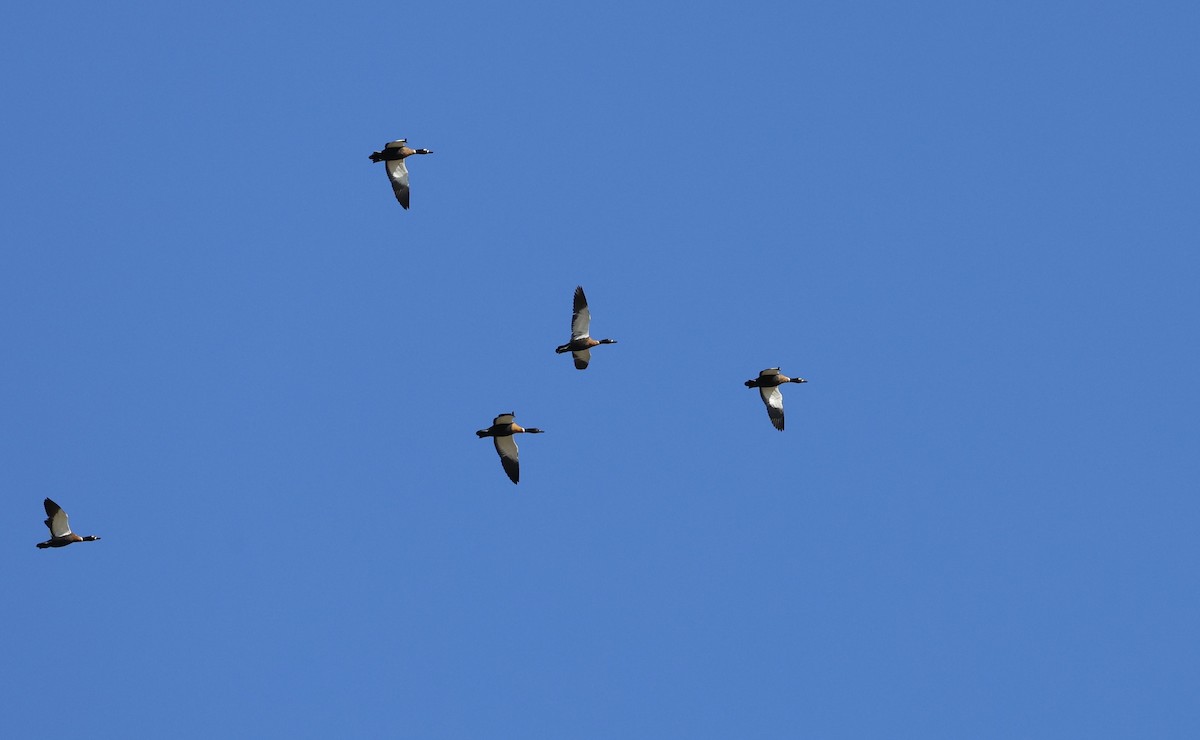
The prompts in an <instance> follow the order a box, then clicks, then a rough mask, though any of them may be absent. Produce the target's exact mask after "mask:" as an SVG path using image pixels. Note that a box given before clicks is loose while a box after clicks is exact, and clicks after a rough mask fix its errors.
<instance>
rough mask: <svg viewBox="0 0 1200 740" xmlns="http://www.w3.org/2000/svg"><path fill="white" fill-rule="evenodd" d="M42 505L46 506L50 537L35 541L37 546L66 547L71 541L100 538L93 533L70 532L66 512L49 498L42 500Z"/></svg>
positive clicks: (88, 540)
mask: <svg viewBox="0 0 1200 740" xmlns="http://www.w3.org/2000/svg"><path fill="white" fill-rule="evenodd" d="M42 505H43V506H45V507H46V526H47V527H49V528H50V539H48V540H46V541H45V542H39V543H37V546H38V547H39V548H42V549H45V548H47V547H66V546H67V545H70V544H71V543H73V542H92V541H93V540H98V539H100V538H99V537H97V536H96V535H94V534H89V535H88V536H86V537H80V536H79V535H77V534H75V533H74V532H72V531H71V525H70V524H69V523H68V522H67V512H65V511H63V510H62V507H61V506H59V505H58V504H56V503H54V502H53V501H51V500H50V499H46V500H45V501H43V502H42Z"/></svg>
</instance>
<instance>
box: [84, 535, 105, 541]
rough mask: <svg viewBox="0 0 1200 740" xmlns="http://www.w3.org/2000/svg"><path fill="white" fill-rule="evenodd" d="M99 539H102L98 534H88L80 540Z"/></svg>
mask: <svg viewBox="0 0 1200 740" xmlns="http://www.w3.org/2000/svg"><path fill="white" fill-rule="evenodd" d="M98 539H100V538H99V537H97V536H96V535H94V534H89V535H88V536H86V537H84V538H83V539H82V540H80V542H95V541H96V540H98Z"/></svg>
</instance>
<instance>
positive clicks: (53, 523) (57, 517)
mask: <svg viewBox="0 0 1200 740" xmlns="http://www.w3.org/2000/svg"><path fill="white" fill-rule="evenodd" d="M69 534H71V525H70V523H69V522H68V521H67V512H65V511H63V510H62V509H59V510H58V511H56V512H54V516H52V517H50V535H51V536H52V537H66V536H67V535H69Z"/></svg>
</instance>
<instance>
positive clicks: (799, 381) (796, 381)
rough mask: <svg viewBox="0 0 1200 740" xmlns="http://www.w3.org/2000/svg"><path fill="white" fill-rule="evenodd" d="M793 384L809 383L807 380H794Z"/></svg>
mask: <svg viewBox="0 0 1200 740" xmlns="http://www.w3.org/2000/svg"><path fill="white" fill-rule="evenodd" d="M792 382H793V383H807V382H808V381H807V380H805V379H804V378H792Z"/></svg>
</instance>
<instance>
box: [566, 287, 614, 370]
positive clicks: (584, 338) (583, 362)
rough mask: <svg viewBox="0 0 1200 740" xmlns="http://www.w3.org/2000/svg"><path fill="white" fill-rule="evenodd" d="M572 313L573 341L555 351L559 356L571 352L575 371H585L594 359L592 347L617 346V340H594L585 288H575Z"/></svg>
mask: <svg viewBox="0 0 1200 740" xmlns="http://www.w3.org/2000/svg"><path fill="white" fill-rule="evenodd" d="M572 306H573V308H574V310H573V311H572V312H571V341H569V342H567V343H566V344H564V345H561V346H559V347H556V348H555V349H554V351H555V352H557V353H558V354H560V355H561V354H562V353H563V352H570V353H571V357H573V358H574V359H575V369H576V370H583V369H584V368H586V367H587V366H588V363H589V362H591V359H592V351H591V350H592V347H595V346H597V345H600V344H616V343H617V340H615V339H592V338H591V336H590V335H589V334H588V329H589V327H590V325H591V323H592V312H591V311H589V310H588V303H587V296H585V295H584V294H583V286H582V285H579V286H576V288H575V300H574V301H573V302H572Z"/></svg>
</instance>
